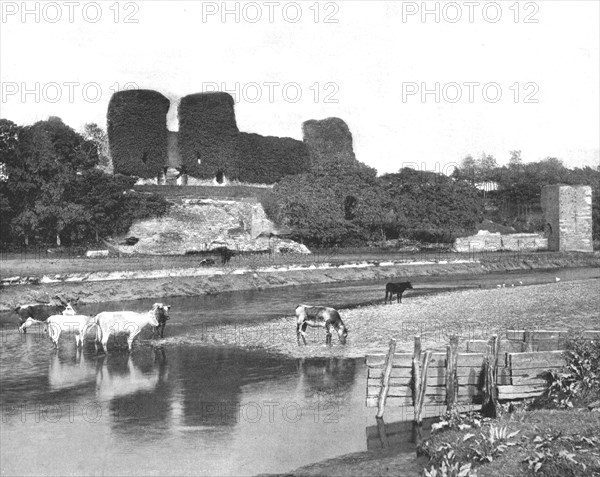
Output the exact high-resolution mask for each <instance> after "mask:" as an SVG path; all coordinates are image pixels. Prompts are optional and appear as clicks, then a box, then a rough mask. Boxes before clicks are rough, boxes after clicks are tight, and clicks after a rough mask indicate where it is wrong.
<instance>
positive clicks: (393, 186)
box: [380, 168, 483, 243]
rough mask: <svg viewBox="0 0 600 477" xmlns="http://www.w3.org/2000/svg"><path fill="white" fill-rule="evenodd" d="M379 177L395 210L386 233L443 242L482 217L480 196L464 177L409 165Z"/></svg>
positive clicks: (472, 226)
mask: <svg viewBox="0 0 600 477" xmlns="http://www.w3.org/2000/svg"><path fill="white" fill-rule="evenodd" d="M380 180H381V183H382V185H383V188H384V189H385V191H386V192H387V193H388V194H389V195H390V197H391V201H392V207H393V209H394V211H395V213H396V220H395V222H394V224H393V228H392V230H390V231H389V235H390V236H393V237H398V236H403V237H407V238H414V239H418V240H422V241H426V242H446V243H447V242H451V241H452V240H453V239H454V238H455V236H456V235H457V234H458V233H461V232H465V233H470V232H472V231H473V230H474V227H475V225H476V224H477V223H478V222H480V221H481V219H482V217H483V200H482V199H481V198H480V197H479V193H478V191H477V189H475V188H474V187H473V186H472V185H471V184H470V183H468V182H467V181H464V180H460V179H459V180H454V179H452V178H450V177H447V176H445V175H443V174H436V173H433V172H419V171H415V170H414V169H409V168H404V169H402V170H401V171H400V172H399V173H396V174H386V175H384V176H382V177H381V179H380Z"/></svg>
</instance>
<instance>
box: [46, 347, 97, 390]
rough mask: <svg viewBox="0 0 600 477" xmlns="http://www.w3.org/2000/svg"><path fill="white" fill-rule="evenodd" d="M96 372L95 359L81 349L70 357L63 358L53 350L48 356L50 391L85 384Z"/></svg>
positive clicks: (91, 379)
mask: <svg viewBox="0 0 600 477" xmlns="http://www.w3.org/2000/svg"><path fill="white" fill-rule="evenodd" d="M96 373H97V360H96V359H95V357H94V358H93V359H92V358H90V357H89V356H87V357H86V355H85V354H84V353H83V351H81V350H77V351H76V353H75V355H74V356H72V358H71V359H67V360H65V359H64V358H63V359H61V358H60V357H59V354H58V352H55V353H54V354H53V356H51V358H50V366H49V368H48V384H49V386H50V390H51V391H60V390H63V389H68V388H73V387H76V386H81V385H82V384H87V383H90V382H92V381H93V379H94V378H95V376H96Z"/></svg>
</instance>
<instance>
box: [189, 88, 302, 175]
mask: <svg viewBox="0 0 600 477" xmlns="http://www.w3.org/2000/svg"><path fill="white" fill-rule="evenodd" d="M179 146H180V151H181V155H182V158H183V168H184V169H185V172H186V173H187V174H190V175H192V176H195V177H199V178H202V179H212V178H213V177H215V176H216V175H217V174H218V173H223V174H225V176H226V177H228V178H229V179H233V180H239V181H243V182H251V183H267V184H273V183H274V182H276V181H278V180H280V179H282V178H283V177H285V176H287V175H293V174H298V173H302V172H306V171H307V170H308V162H309V158H308V152H307V150H306V146H305V145H304V143H303V142H301V141H296V140H295V139H291V138H279V137H273V136H267V137H265V136H261V135H259V134H248V133H240V132H239V130H238V127H237V124H236V120H235V111H234V101H233V98H232V97H231V95H229V94H227V93H221V92H214V93H198V94H192V95H188V96H185V97H183V98H182V99H181V102H180V104H179Z"/></svg>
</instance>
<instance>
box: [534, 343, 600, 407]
mask: <svg viewBox="0 0 600 477" xmlns="http://www.w3.org/2000/svg"><path fill="white" fill-rule="evenodd" d="M566 347H567V350H566V351H565V353H564V354H565V358H566V360H567V368H566V371H565V372H558V371H551V372H549V373H548V375H547V376H548V378H549V380H550V387H549V388H548V390H547V391H546V393H545V394H544V395H543V396H541V398H539V399H538V400H536V401H535V402H534V404H533V407H556V406H557V407H573V405H574V404H576V405H583V404H585V403H588V402H592V401H594V400H597V399H598V396H600V341H598V340H584V339H582V338H581V337H578V338H573V339H570V340H569V341H567V343H566Z"/></svg>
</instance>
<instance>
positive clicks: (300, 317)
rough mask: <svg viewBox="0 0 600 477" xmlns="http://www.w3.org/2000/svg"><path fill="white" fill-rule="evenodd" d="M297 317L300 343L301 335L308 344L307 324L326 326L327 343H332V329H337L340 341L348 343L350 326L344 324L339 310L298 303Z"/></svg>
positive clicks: (297, 332)
mask: <svg viewBox="0 0 600 477" xmlns="http://www.w3.org/2000/svg"><path fill="white" fill-rule="evenodd" d="M296 317H297V321H296V336H297V338H298V345H299V344H300V337H301V336H302V340H303V341H304V345H306V327H307V326H313V327H316V326H321V327H323V328H325V333H326V337H325V343H327V344H331V333H332V330H335V331H336V333H337V335H338V338H339V339H340V343H342V344H346V337H347V336H348V328H346V326H345V325H344V322H343V321H342V318H341V317H340V314H339V313H338V311H337V310H335V309H333V308H328V307H326V306H309V305H298V306H297V307H296Z"/></svg>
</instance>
